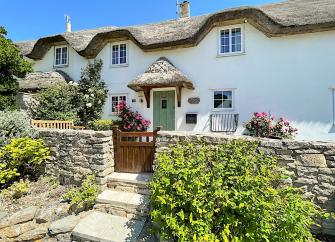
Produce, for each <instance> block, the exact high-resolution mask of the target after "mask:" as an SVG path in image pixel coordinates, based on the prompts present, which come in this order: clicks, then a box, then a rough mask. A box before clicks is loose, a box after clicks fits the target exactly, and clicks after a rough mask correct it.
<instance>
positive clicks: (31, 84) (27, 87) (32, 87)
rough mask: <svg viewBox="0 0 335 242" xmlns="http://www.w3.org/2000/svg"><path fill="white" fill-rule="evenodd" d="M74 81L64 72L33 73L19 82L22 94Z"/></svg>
mask: <svg viewBox="0 0 335 242" xmlns="http://www.w3.org/2000/svg"><path fill="white" fill-rule="evenodd" d="M70 81H72V79H71V78H70V77H69V76H68V75H67V74H66V73H65V72H63V71H60V70H53V71H48V72H33V73H29V74H27V76H26V77H25V78H23V79H20V80H18V83H19V90H20V91H21V92H36V91H39V90H42V89H46V88H48V87H50V86H53V85H57V84H66V83H68V82H70Z"/></svg>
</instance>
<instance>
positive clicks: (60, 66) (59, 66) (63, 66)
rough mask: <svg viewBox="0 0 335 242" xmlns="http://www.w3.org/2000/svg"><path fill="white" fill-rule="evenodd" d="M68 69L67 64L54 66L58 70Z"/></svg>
mask: <svg viewBox="0 0 335 242" xmlns="http://www.w3.org/2000/svg"><path fill="white" fill-rule="evenodd" d="M66 67H69V64H66V65H57V66H56V65H54V68H55V69H57V68H66Z"/></svg>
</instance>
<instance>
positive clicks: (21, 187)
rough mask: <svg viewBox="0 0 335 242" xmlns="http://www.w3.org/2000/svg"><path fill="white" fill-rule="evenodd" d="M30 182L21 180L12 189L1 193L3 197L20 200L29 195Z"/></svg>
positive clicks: (9, 188)
mask: <svg viewBox="0 0 335 242" xmlns="http://www.w3.org/2000/svg"><path fill="white" fill-rule="evenodd" d="M29 185H30V183H29V181H28V180H22V179H21V180H20V181H18V182H14V183H13V184H12V185H11V186H10V187H8V188H7V189H4V190H2V191H1V195H3V196H5V197H9V198H13V199H19V198H21V197H23V196H24V195H27V194H28V191H29Z"/></svg>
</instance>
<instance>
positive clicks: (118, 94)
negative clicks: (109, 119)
mask: <svg viewBox="0 0 335 242" xmlns="http://www.w3.org/2000/svg"><path fill="white" fill-rule="evenodd" d="M109 96H110V100H111V107H110V110H111V114H112V115H117V112H113V97H118V102H119V101H120V100H119V99H120V97H121V96H122V97H126V104H127V105H128V106H129V99H128V94H127V93H112V94H110V95H109Z"/></svg>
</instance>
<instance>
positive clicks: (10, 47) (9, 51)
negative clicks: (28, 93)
mask: <svg viewBox="0 0 335 242" xmlns="http://www.w3.org/2000/svg"><path fill="white" fill-rule="evenodd" d="M6 34H7V32H6V30H5V29H4V28H3V27H0V110H8V109H14V108H15V95H16V92H17V90H18V84H17V78H24V77H25V75H26V74H27V73H28V72H31V71H32V67H31V64H30V63H29V62H28V61H27V60H25V59H24V58H23V57H22V56H21V55H20V50H19V49H18V48H17V47H16V46H15V44H14V43H13V42H12V41H11V40H10V39H8V38H6Z"/></svg>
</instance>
